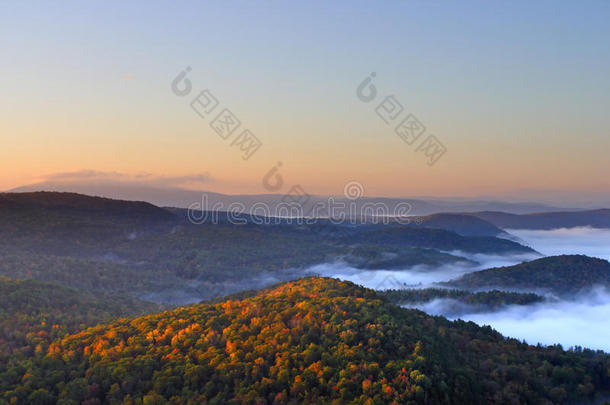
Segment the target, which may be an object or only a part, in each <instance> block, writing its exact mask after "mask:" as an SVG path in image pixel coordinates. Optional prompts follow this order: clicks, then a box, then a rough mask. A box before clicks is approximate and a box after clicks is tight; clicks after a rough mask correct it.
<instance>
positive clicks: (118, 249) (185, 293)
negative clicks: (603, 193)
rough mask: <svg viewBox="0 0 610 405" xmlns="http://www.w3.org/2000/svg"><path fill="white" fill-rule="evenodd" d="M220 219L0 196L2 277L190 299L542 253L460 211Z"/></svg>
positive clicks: (67, 199)
mask: <svg viewBox="0 0 610 405" xmlns="http://www.w3.org/2000/svg"><path fill="white" fill-rule="evenodd" d="M208 214H209V213H208ZM217 214H218V215H217V218H215V217H214V216H212V215H208V218H207V221H203V222H201V223H193V222H191V221H189V219H188V213H187V211H186V210H184V209H165V208H160V207H157V206H154V205H152V204H149V203H146V202H137V201H120V200H111V199H107V198H100V197H90V196H85V195H80V194H74V193H55V192H37V193H4V194H0V254H3V260H2V261H0V275H2V274H3V275H10V276H19V277H32V278H36V279H39V280H42V281H47V282H61V283H62V284H65V285H68V286H71V287H76V288H87V289H99V290H104V291H116V292H130V293H133V294H136V295H137V296H138V297H144V296H145V297H147V298H148V299H151V300H155V301H160V302H172V303H184V302H192V301H194V300H196V299H197V297H199V298H210V297H212V296H216V295H224V294H227V293H231V292H235V291H239V290H241V289H243V288H244V287H245V286H247V287H262V286H265V285H268V284H269V283H270V282H276V281H280V280H287V279H294V278H297V277H299V276H301V275H302V274H303V273H302V272H301V271H302V270H303V269H305V268H308V267H311V266H314V265H317V264H322V263H328V262H334V261H337V260H345V261H347V262H348V263H350V264H351V265H353V266H354V267H360V268H368V269H382V268H406V267H410V266H416V265H428V266H440V265H443V264H449V263H461V264H464V263H471V264H473V265H474V264H476V263H474V262H471V261H469V260H467V259H465V258H464V257H462V256H458V255H456V254H453V253H451V254H450V253H447V252H454V251H456V250H459V251H462V252H465V253H468V254H478V253H484V254H494V255H505V254H520V255H521V254H525V255H532V256H536V255H537V253H536V252H535V251H534V250H532V249H531V248H529V247H526V246H523V245H521V244H519V243H516V242H514V241H511V240H507V239H504V238H498V237H496V235H497V234H498V232H499V230H498V228H496V227H494V226H493V225H491V224H486V223H485V221H483V220H480V219H478V218H474V217H470V216H460V215H455V214H451V215H446V216H445V215H439V216H434V217H430V218H424V219H422V221H421V222H420V223H415V222H414V223H410V224H400V223H395V222H394V223H389V224H372V223H368V222H358V223H352V222H350V223H347V224H344V223H334V222H333V221H330V220H328V219H319V220H315V221H312V222H306V223H302V222H298V221H290V220H289V219H284V220H282V221H271V222H270V223H266V222H265V221H262V222H259V221H258V220H260V219H261V218H257V217H252V216H248V215H241V216H240V217H239V218H238V219H239V220H240V221H237V222H239V223H236V221H235V218H232V219H233V221H230V220H229V219H231V218H230V217H229V215H228V214H227V213H217ZM427 222H429V223H430V224H431V225H433V228H429V227H426V226H425V224H426V223H427Z"/></svg>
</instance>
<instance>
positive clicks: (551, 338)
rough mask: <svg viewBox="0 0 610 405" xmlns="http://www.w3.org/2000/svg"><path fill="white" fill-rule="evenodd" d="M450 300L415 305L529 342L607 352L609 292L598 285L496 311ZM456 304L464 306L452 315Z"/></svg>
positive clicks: (609, 338) (609, 350)
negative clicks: (566, 297) (565, 297)
mask: <svg viewBox="0 0 610 405" xmlns="http://www.w3.org/2000/svg"><path fill="white" fill-rule="evenodd" d="M455 304H456V303H455V301H454V300H448V299H438V300H434V301H431V302H428V303H426V304H422V305H416V306H414V307H415V308H418V309H421V310H422V311H425V312H427V313H429V314H433V315H445V316H447V317H448V318H449V319H457V318H461V319H464V320H468V321H473V322H475V323H477V324H479V325H490V326H491V327H492V328H494V329H496V330H497V331H498V332H500V333H502V334H503V335H505V336H511V337H514V338H517V339H523V340H525V341H526V342H528V343H530V344H537V343H541V344H543V345H551V344H555V343H560V344H562V345H563V346H564V348H568V347H572V346H582V347H588V348H590V349H601V350H604V351H607V352H610V326H609V324H608V319H610V293H609V292H608V291H604V290H601V289H597V290H594V291H593V292H591V293H590V294H587V295H585V296H580V297H578V298H576V299H575V300H574V301H553V302H547V303H539V304H534V305H528V306H521V305H510V306H507V307H506V308H504V309H503V310H501V311H498V312H491V313H490V312H488V313H467V308H466V309H464V308H460V307H459V305H458V306H457V307H456V305H455ZM456 308H460V309H461V310H466V313H462V314H460V315H459V316H457V315H453V314H454V313H455V311H456Z"/></svg>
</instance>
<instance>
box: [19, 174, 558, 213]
mask: <svg viewBox="0 0 610 405" xmlns="http://www.w3.org/2000/svg"><path fill="white" fill-rule="evenodd" d="M32 191H60V192H75V193H79V194H86V195H93V196H100V197H107V198H112V199H119V200H130V201H147V202H149V203H151V204H154V205H157V206H160V207H178V208H188V207H191V206H196V207H197V206H198V207H199V208H200V209H204V210H206V209H207V210H215V211H226V210H228V208H229V207H230V206H231V205H232V204H233V205H235V204H236V203H237V204H242V205H243V207H244V209H245V213H257V212H258V214H259V215H260V214H262V211H260V210H259V211H254V212H253V208H254V207H256V206H255V204H257V205H260V204H261V203H262V204H265V205H266V206H267V207H269V210H270V213H271V214H272V215H273V213H274V212H277V211H278V209H277V207H278V205H279V204H280V203H282V202H283V201H284V202H285V201H289V200H290V199H291V198H294V196H291V195H290V194H288V195H283V194H252V195H228V194H220V193H214V192H211V191H204V190H197V191H195V190H187V189H183V188H171V187H158V186H146V185H133V184H122V183H121V182H107V183H101V184H100V183H95V184H88V183H81V182H58V181H47V182H42V183H37V184H32V185H28V186H23V187H17V188H14V189H12V190H9V192H16V193H21V192H32ZM333 199H334V202H335V203H336V205H337V206H340V205H341V204H346V208H345V209H339V208H336V210H335V213H336V214H341V213H347V214H350V211H349V210H350V209H352V210H353V211H354V212H351V214H353V215H357V216H365V215H366V213H367V210H366V209H365V208H364V207H363V206H365V204H366V205H369V206H375V205H376V204H379V203H382V204H385V206H386V207H387V209H388V211H389V214H390V215H391V214H392V213H395V212H396V211H397V209H398V208H397V207H401V206H404V205H405V204H409V206H410V207H411V208H410V210H409V212H408V215H420V216H422V215H431V214H437V213H442V212H478V211H502V212H507V213H513V214H530V213H538V212H550V211H558V210H560V208H558V207H554V206H550V205H546V204H539V203H509V202H502V201H486V200H481V201H476V200H464V199H434V198H382V197H366V196H363V197H361V198H359V199H357V200H355V201H354V200H350V199H347V198H345V197H343V196H338V197H333ZM328 201H329V196H319V195H311V196H309V197H308V198H307V203H306V205H307V206H309V207H311V206H314V205H316V204H323V205H324V204H325V205H326V206H328V204H329V202H328ZM202 202H203V203H202ZM565 208H566V207H564V209H565Z"/></svg>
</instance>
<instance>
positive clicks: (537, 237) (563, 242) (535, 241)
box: [508, 227, 610, 260]
mask: <svg viewBox="0 0 610 405" xmlns="http://www.w3.org/2000/svg"><path fill="white" fill-rule="evenodd" d="M508 232H509V233H511V234H512V235H515V236H517V237H518V238H520V239H521V240H522V243H525V244H526V245H528V246H530V247H532V248H534V249H536V250H537V251H538V252H540V253H542V254H544V255H546V256H555V255H564V254H583V255H587V256H591V257H599V258H600V259H606V260H610V229H595V228H588V227H582V228H570V229H566V228H562V229H554V230H551V231H530V230H523V229H509V230H508Z"/></svg>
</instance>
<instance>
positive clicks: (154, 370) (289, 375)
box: [0, 278, 610, 404]
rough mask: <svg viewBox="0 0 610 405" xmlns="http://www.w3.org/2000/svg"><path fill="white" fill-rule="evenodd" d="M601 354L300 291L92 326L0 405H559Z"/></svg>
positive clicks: (327, 289) (598, 387)
mask: <svg viewBox="0 0 610 405" xmlns="http://www.w3.org/2000/svg"><path fill="white" fill-rule="evenodd" d="M609 366H610V359H609V357H608V355H606V354H603V353H601V352H592V351H588V350H584V351H582V350H580V349H579V350H578V351H576V352H566V351H563V350H562V349H561V347H556V346H554V347H549V348H542V347H532V346H528V345H526V344H524V343H520V342H519V341H516V340H513V339H507V338H504V337H502V336H501V335H500V334H498V333H497V332H494V331H493V330H491V329H490V328H488V327H479V326H477V325H475V324H473V323H466V322H462V321H458V322H449V321H447V320H446V319H444V318H442V317H432V316H429V315H426V314H425V313H423V312H420V311H416V310H408V309H403V308H400V307H397V306H395V305H393V304H391V303H389V302H387V301H385V300H384V299H382V298H380V297H378V296H377V295H376V294H375V293H374V292H373V291H372V290H367V289H363V288H360V287H357V286H356V285H354V284H351V283H346V282H339V281H336V280H333V279H324V278H307V279H302V280H299V281H296V282H291V283H287V284H283V285H280V286H278V287H275V288H271V289H268V290H266V291H262V292H260V293H258V294H256V295H254V296H252V297H250V298H244V299H242V300H239V299H233V300H226V301H222V302H218V303H208V304H199V305H193V306H189V307H183V308H178V309H175V310H172V311H169V312H164V313H160V314H156V315H149V316H145V317H141V318H136V319H132V320H119V321H116V322H113V323H111V324H109V325H102V326H97V327H93V328H91V329H88V330H85V331H83V332H80V333H77V334H74V335H71V336H68V337H65V338H63V339H62V340H60V341H58V342H56V343H54V344H53V345H51V347H50V348H49V349H48V350H47V351H46V352H44V353H40V352H38V353H36V354H35V355H34V356H33V357H32V358H31V359H29V360H27V361H24V362H22V363H21V364H19V365H16V366H12V367H9V368H8V369H7V370H4V371H3V372H2V373H1V374H0V392H1V394H0V398H2V399H4V400H5V401H7V402H10V403H17V404H21V403H38V404H52V403H56V402H58V401H61V403H66V404H79V403H87V404H93V403H100V402H101V403H134V404H135V403H144V404H163V403H176V404H187V403H188V404H197V403H206V402H209V403H244V404H245V403H253V404H254V403H275V404H288V403H295V402H296V403H299V402H308V403H331V402H334V403H350V402H351V403H363V404H365V403H382V402H383V403H414V404H415V403H429V404H438V403H447V404H490V403H505V404H509V403H548V404H551V403H567V402H569V401H571V400H588V399H593V398H594V395H595V393H597V394H598V395H599V394H601V393H602V392H604V391H605V390H607V389H608V388H610V381H609V374H608V372H609Z"/></svg>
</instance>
